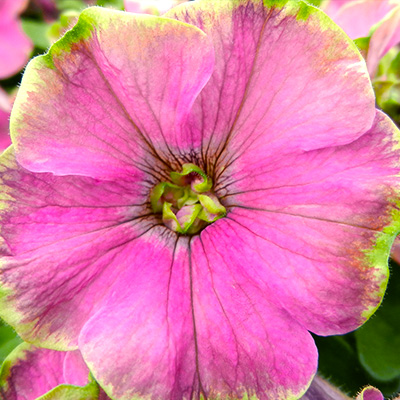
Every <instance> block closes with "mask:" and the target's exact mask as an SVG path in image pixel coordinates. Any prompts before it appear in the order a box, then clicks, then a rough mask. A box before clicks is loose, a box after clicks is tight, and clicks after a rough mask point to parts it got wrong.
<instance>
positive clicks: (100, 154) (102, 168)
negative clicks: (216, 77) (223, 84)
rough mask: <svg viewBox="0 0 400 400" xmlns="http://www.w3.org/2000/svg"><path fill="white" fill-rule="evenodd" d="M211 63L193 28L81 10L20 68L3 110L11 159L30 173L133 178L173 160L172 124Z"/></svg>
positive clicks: (199, 34) (208, 48)
mask: <svg viewBox="0 0 400 400" xmlns="http://www.w3.org/2000/svg"><path fill="white" fill-rule="evenodd" d="M102 26H107V29H101V27H102ZM212 67H213V51H212V46H211V44H210V43H209V40H208V38H207V37H206V35H205V34H204V33H203V32H201V31H200V30H198V29H197V28H195V27H190V26H188V25H185V24H182V23H180V22H177V21H173V20H169V19H163V18H159V17H152V16H147V15H146V16H142V15H134V14H130V13H125V12H118V11H111V10H105V9H102V8H89V9H86V10H85V11H83V13H82V14H81V17H80V19H79V22H78V24H77V25H76V26H75V28H74V29H73V30H72V31H70V32H69V33H67V34H66V36H65V37H64V38H63V39H61V40H60V41H59V42H58V43H57V44H55V45H53V47H52V48H51V50H50V53H49V54H48V55H45V56H41V57H37V58H35V59H34V60H32V61H31V63H30V64H29V66H28V67H27V70H26V73H25V75H24V79H23V84H22V87H21V90H20V91H19V93H18V96H17V99H16V102H15V107H14V109H13V113H12V116H11V136H12V138H13V142H14V143H15V146H16V154H17V158H18V160H19V162H20V163H21V164H22V165H23V166H25V167H26V168H29V169H30V170H32V171H36V172H46V171H52V172H54V173H55V174H58V175H66V174H78V175H86V176H91V177H95V178H116V177H121V176H132V175H137V176H138V177H140V176H142V174H141V171H138V168H139V166H142V169H146V170H148V169H149V168H150V169H151V168H152V165H153V164H154V163H155V162H157V160H158V159H159V158H160V157H161V156H163V157H164V158H167V159H169V160H170V162H171V163H172V162H176V160H175V159H174V156H173V154H172V153H171V147H174V146H177V134H178V133H175V131H176V132H179V129H180V128H179V126H180V124H181V123H182V122H184V120H185V118H186V115H187V114H188V112H189V110H190V108H191V105H192V103H193V101H194V99H195V97H196V96H197V94H198V92H199V91H200V90H201V89H202V87H203V86H204V84H205V82H206V81H207V80H208V78H209V75H210V73H211V70H212ZM188 140H189V139H188Z"/></svg>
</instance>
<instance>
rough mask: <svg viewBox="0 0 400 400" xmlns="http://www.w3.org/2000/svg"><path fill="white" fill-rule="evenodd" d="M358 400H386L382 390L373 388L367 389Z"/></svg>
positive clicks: (368, 387)
mask: <svg viewBox="0 0 400 400" xmlns="http://www.w3.org/2000/svg"><path fill="white" fill-rule="evenodd" d="M356 400H385V398H384V397H383V395H382V393H381V392H380V390H378V389H376V388H374V387H373V386H367V387H365V388H364V389H363V390H362V392H360V394H359V395H358V396H357V398H356Z"/></svg>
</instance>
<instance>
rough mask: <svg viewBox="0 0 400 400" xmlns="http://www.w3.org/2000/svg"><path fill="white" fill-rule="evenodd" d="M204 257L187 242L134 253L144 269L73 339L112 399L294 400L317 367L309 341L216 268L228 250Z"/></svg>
mask: <svg viewBox="0 0 400 400" xmlns="http://www.w3.org/2000/svg"><path fill="white" fill-rule="evenodd" d="M218 223H219V221H217V222H216V223H215V225H217V224H218ZM221 235H222V237H223V238H224V239H225V237H226V234H224V233H221ZM207 238H208V236H207ZM224 239H222V240H224ZM207 244H208V241H207ZM154 246H155V245H154ZM167 250H168V251H167ZM204 251H205V248H204V246H203V241H202V240H201V239H200V238H199V237H195V238H193V239H192V240H190V239H188V238H181V239H178V241H177V242H176V244H174V243H173V242H172V241H171V242H170V243H169V245H168V247H167V248H166V249H165V250H164V251H162V252H159V255H158V257H157V259H154V261H153V262H150V263H149V261H148V260H149V258H151V257H152V255H151V254H149V250H148V249H144V250H143V251H139V252H138V255H137V264H138V265H145V266H146V267H145V268H142V269H141V273H140V275H139V274H137V273H135V275H134V276H132V272H130V273H128V272H127V273H125V274H124V278H123V279H122V277H121V286H120V289H119V290H118V292H117V293H116V294H115V296H114V297H113V298H112V299H110V301H109V303H108V304H107V307H104V308H103V309H101V310H99V312H98V313H97V314H96V315H95V316H94V317H93V318H92V319H91V320H90V321H89V322H88V323H87V324H86V325H85V327H84V329H83V330H82V333H81V336H80V339H79V347H80V349H81V351H82V354H83V357H84V359H85V361H86V362H87V363H88V365H89V367H90V369H91V371H92V372H93V374H94V376H95V378H96V380H98V382H99V383H100V384H101V386H102V387H103V388H104V390H105V391H106V392H107V393H108V395H109V396H110V397H112V398H114V397H115V398H117V399H119V400H128V399H132V398H142V397H143V398H146V397H147V396H149V397H150V398H154V399H176V400H178V399H192V398H200V395H204V398H210V399H214V398H223V399H225V398H240V399H241V398H242V397H243V396H244V395H245V394H246V393H247V395H248V396H249V397H251V396H252V395H255V396H257V398H259V399H276V400H280V399H286V398H291V396H293V398H295V396H296V395H297V396H300V394H302V393H303V392H304V391H305V390H306V388H307V386H308V384H309V382H310V380H311V379H312V377H313V374H314V373H315V371H316V367H317V351H316V348H315V345H314V342H313V340H312V338H311V335H310V334H309V333H308V332H307V331H306V330H305V329H304V328H302V327H301V326H300V325H299V324H298V323H297V322H296V321H294V319H293V318H292V317H291V316H290V315H289V314H288V313H287V312H286V311H285V310H283V309H282V308H280V307H276V306H275V304H274V303H273V301H272V299H270V298H268V297H267V295H266V294H265V293H264V292H263V291H262V290H261V289H262V288H259V287H258V285H257V283H256V282H254V281H247V276H246V275H244V274H243V273H242V271H241V270H240V269H239V268H238V266H237V265H236V264H234V265H229V264H228V263H227V262H225V261H224V259H223V258H222V257H228V254H229V252H230V245H229V244H228V246H226V242H225V241H224V242H223V243H222V245H221V246H218V247H216V248H207V255H206V254H205V252H204ZM122 282H125V287H124V286H122ZM99 348H101V349H102V350H101V352H100V351H99V350H98V349H99ZM104 359H106V360H107V363H104ZM109 365H113V366H115V367H114V368H109Z"/></svg>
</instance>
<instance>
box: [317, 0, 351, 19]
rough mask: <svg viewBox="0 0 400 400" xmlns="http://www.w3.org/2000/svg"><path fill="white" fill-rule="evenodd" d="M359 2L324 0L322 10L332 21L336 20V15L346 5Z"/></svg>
mask: <svg viewBox="0 0 400 400" xmlns="http://www.w3.org/2000/svg"><path fill="white" fill-rule="evenodd" d="M355 1H359V0H322V2H321V5H320V8H321V10H323V11H324V12H325V13H326V14H328V15H329V16H330V17H331V18H332V19H334V17H335V15H336V13H337V12H338V11H339V10H340V9H341V8H342V7H343V6H345V5H346V4H348V3H352V2H355Z"/></svg>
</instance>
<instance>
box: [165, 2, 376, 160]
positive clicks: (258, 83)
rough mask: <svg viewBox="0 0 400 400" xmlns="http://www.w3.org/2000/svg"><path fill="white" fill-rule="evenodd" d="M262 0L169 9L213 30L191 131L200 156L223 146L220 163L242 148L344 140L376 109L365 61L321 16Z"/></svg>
mask: <svg viewBox="0 0 400 400" xmlns="http://www.w3.org/2000/svg"><path fill="white" fill-rule="evenodd" d="M262 4H263V3H262V2H260V1H256V0H254V1H246V2H232V3H231V2H217V3H216V2H213V1H207V0H205V1H201V2H193V3H187V5H186V4H184V5H182V6H180V7H178V8H175V9H173V10H170V11H169V12H167V14H166V16H169V17H171V18H177V19H179V20H182V21H185V22H188V23H191V24H194V25H196V26H198V27H200V28H201V29H202V30H204V31H205V32H206V33H207V34H209V35H210V36H211V37H212V38H213V42H214V47H215V52H216V65H215V68H214V72H213V75H212V76H211V78H210V80H209V82H208V84H207V85H206V86H205V88H204V89H203V90H202V92H201V93H200V95H199V96H198V98H197V100H196V102H195V104H194V106H193V110H192V114H191V116H190V120H189V121H190V125H189V127H188V129H189V131H190V132H191V134H192V135H193V137H194V138H196V139H197V140H196V141H195V144H196V145H197V146H199V147H201V149H202V157H203V158H206V159H207V158H208V157H209V158H211V157H212V158H217V159H218V156H219V155H220V154H221V153H222V152H223V151H224V158H222V159H221V160H219V162H220V163H221V165H225V164H227V161H226V158H228V156H229V155H232V156H233V155H234V154H236V153H237V152H241V151H242V150H246V149H247V148H248V147H253V148H260V146H261V147H262V149H263V150H264V151H265V157H269V156H270V155H271V154H273V153H277V152H278V153H279V152H281V151H283V150H285V149H305V150H311V149H316V148H321V147H324V146H331V145H339V144H345V143H349V142H351V141H352V140H354V139H356V138H357V137H359V136H360V135H361V134H362V133H363V132H365V131H366V130H367V129H369V128H370V126H371V124H372V121H373V118H374V115H375V110H374V95H373V91H372V88H371V86H370V82H369V76H368V71H367V69H366V67H365V63H364V61H363V59H362V57H361V55H360V54H359V53H358V52H357V51H356V50H355V47H354V44H353V42H351V41H350V40H349V39H348V38H347V37H346V36H345V35H344V34H343V33H342V31H341V30H340V29H339V28H338V27H337V26H336V25H334V24H333V23H332V22H331V21H330V20H329V19H328V18H327V17H326V16H325V14H323V13H322V12H320V11H319V10H317V9H314V8H310V7H309V6H306V5H304V4H303V3H301V2H294V3H290V6H289V5H288V6H287V8H283V9H277V8H272V9H269V8H267V7H264V6H263V5H262ZM185 6H186V7H185ZM301 13H304V14H305V15H308V16H307V18H304V19H301V18H297V19H296V15H297V14H301ZM307 13H308V14H307ZM327 55H329V57H328V56H327ZM310 132H312V134H310ZM266 137H268V140H265V138H266ZM228 159H229V158H228Z"/></svg>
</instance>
